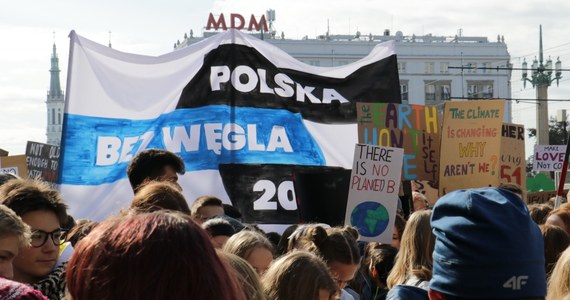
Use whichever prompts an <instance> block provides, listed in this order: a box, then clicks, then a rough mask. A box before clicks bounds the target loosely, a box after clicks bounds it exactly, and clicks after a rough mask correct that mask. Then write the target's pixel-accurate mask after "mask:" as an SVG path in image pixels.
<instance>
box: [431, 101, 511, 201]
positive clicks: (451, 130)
mask: <svg viewBox="0 0 570 300" xmlns="http://www.w3.org/2000/svg"><path fill="white" fill-rule="evenodd" d="M504 106H505V104H504V101H503V100H474V101H461V102H460V101H451V102H446V103H445V106H444V115H443V129H442V138H441V159H440V169H439V170H440V171H439V178H440V179H439V195H440V196H442V195H445V194H446V193H449V192H451V191H454V190H457V189H462V188H477V187H484V186H498V185H499V168H500V163H499V162H500V155H501V151H500V150H501V128H502V124H503V111H504Z"/></svg>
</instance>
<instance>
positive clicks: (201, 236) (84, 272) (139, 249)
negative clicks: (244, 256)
mask: <svg viewBox="0 0 570 300" xmlns="http://www.w3.org/2000/svg"><path fill="white" fill-rule="evenodd" d="M228 270H229V269H228V267H227V266H226V264H224V263H223V262H222V261H221V260H220V259H219V258H218V256H217V255H216V252H215V250H214V247H213V246H212V244H211V243H210V239H209V238H208V234H207V233H206V232H205V231H204V230H203V229H202V228H200V226H198V225H197V224H196V223H194V222H193V221H191V220H190V218H189V216H184V215H182V214H180V213H175V212H165V211H157V212H153V213H148V214H140V215H130V216H125V217H121V218H113V219H109V220H107V221H104V222H103V223H101V224H100V225H98V226H97V227H95V229H93V231H92V232H91V233H90V234H89V235H87V236H86V237H85V238H84V239H83V240H81V242H79V243H78V244H77V248H75V252H74V254H73V256H72V257H71V259H70V261H69V263H68V266H67V275H66V280H67V288H68V290H69V293H70V294H71V296H72V297H73V299H81V300H89V299H228V300H233V299H236V300H237V299H239V300H241V299H244V296H243V292H242V290H241V288H240V287H239V283H238V282H237V280H236V277H235V275H234V273H233V271H231V270H230V271H228Z"/></svg>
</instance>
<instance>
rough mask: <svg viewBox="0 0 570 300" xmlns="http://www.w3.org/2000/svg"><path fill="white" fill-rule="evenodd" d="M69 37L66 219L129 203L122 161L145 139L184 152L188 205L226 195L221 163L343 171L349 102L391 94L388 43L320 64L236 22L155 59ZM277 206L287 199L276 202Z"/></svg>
mask: <svg viewBox="0 0 570 300" xmlns="http://www.w3.org/2000/svg"><path fill="white" fill-rule="evenodd" d="M70 37H71V50H70V57H71V58H70V66H69V72H68V74H69V75H68V76H69V78H68V90H67V99H66V100H67V101H66V109H65V118H64V134H63V141H62V150H61V151H62V158H61V164H62V167H61V169H60V170H61V177H60V181H61V191H62V193H63V195H64V196H65V198H66V200H67V201H68V202H69V204H70V207H71V212H72V213H73V215H74V216H76V217H88V218H92V219H97V220H99V219H103V218H105V217H107V216H108V215H111V214H114V213H116V212H117V211H119V209H121V208H124V207H128V205H129V203H130V200H131V198H132V191H131V188H130V186H129V184H128V180H127V178H126V168H127V166H128V164H129V162H130V160H131V159H132V158H133V156H134V155H136V154H137V153H138V152H140V151H142V150H143V149H147V148H159V149H166V150H169V151H172V152H175V153H176V154H178V155H179V156H180V157H181V158H182V159H183V160H184V162H185V165H186V170H187V172H186V174H184V175H182V176H180V178H179V182H180V184H181V186H182V187H183V189H184V194H185V196H186V197H187V199H188V200H189V201H190V202H192V201H193V200H194V199H195V198H196V197H198V196H201V195H215V196H218V197H219V198H221V199H222V200H223V201H225V202H227V203H231V199H230V198H229V196H228V193H227V192H226V191H225V189H224V186H225V185H227V184H228V182H227V181H231V180H234V178H230V177H228V178H222V176H221V175H220V172H219V165H220V164H281V165H291V166H296V167H299V166H340V167H344V168H348V169H349V168H351V166H352V159H353V155H354V145H355V144H356V143H357V127H356V123H355V122H356V111H355V103H356V102H399V99H400V95H399V82H398V76H397V62H396V56H395V52H394V45H393V44H392V43H386V44H383V45H379V46H377V47H376V48H374V49H373V50H372V52H371V53H370V55H368V56H367V57H365V58H363V59H362V60H360V61H358V62H355V63H353V64H350V65H345V66H341V67H336V68H322V67H313V66H309V65H306V64H304V63H302V62H299V61H297V60H295V59H294V58H292V57H290V56H289V55H287V54H286V53H285V52H283V51H281V50H279V49H278V48H276V47H274V46H272V45H270V44H267V43H265V42H263V41H261V40H258V39H256V38H254V37H251V36H249V35H247V34H245V33H242V32H240V31H237V30H229V31H226V32H222V33H220V34H217V35H215V36H213V37H211V38H209V39H206V40H204V41H202V42H200V43H196V44H193V45H191V46H189V47H186V48H184V49H180V50H177V51H174V52H171V53H167V54H164V55H162V56H158V57H150V56H143V55H136V54H129V53H124V52H120V51H117V50H114V49H111V48H108V47H106V46H103V45H100V44H97V43H95V42H93V41H90V40H88V39H86V38H84V37H81V36H79V35H77V34H76V33H75V32H73V31H72V32H71V34H70ZM261 170H265V168H261ZM263 176H264V175H263V174H262V173H260V174H259V176H258V178H254V179H252V180H263V179H264V178H263ZM273 184H274V185H275V187H278V186H280V185H281V184H280V182H274V183H273ZM253 186H255V184H254V185H253ZM286 186H292V185H286ZM266 191H267V189H265V192H266ZM243 192H244V193H250V194H251V195H252V196H251V198H250V199H251V201H255V200H256V199H257V198H259V196H260V195H262V194H263V195H264V197H265V198H266V200H265V201H275V202H277V200H278V199H277V196H278V195H267V193H264V190H258V191H253V190H249V191H248V190H244V191H243ZM285 192H286V193H285V194H286V195H287V197H289V198H294V191H285ZM275 194H277V192H275ZM269 196H271V197H274V198H271V197H270V198H268V197H269ZM290 200H292V199H290ZM272 207H274V206H272ZM283 209H288V210H291V209H296V207H293V208H291V207H288V208H283V207H281V206H277V208H275V209H274V210H275V211H276V212H278V210H283ZM269 215H270V214H269Z"/></svg>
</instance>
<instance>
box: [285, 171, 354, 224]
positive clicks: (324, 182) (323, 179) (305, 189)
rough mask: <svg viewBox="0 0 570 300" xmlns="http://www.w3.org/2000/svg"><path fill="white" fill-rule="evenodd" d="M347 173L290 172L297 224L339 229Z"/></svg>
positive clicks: (348, 172)
mask: <svg viewBox="0 0 570 300" xmlns="http://www.w3.org/2000/svg"><path fill="white" fill-rule="evenodd" d="M350 173H351V170H349V169H343V168H338V167H326V166H323V167H315V168H311V169H297V170H295V171H293V183H294V185H295V195H296V196H297V206H298V207H299V221H300V222H301V223H325V224H328V225H330V226H342V225H343V224H344V217H345V213H346V202H347V200H348V188H349V183H350Z"/></svg>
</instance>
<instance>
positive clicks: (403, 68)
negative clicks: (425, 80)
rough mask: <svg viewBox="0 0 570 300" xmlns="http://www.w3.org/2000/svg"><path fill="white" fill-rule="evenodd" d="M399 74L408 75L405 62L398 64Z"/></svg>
mask: <svg viewBox="0 0 570 300" xmlns="http://www.w3.org/2000/svg"><path fill="white" fill-rule="evenodd" d="M398 73H400V74H402V73H406V63H405V62H399V63H398Z"/></svg>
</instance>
